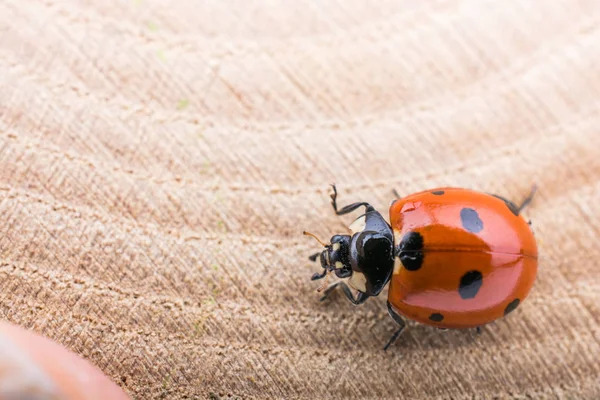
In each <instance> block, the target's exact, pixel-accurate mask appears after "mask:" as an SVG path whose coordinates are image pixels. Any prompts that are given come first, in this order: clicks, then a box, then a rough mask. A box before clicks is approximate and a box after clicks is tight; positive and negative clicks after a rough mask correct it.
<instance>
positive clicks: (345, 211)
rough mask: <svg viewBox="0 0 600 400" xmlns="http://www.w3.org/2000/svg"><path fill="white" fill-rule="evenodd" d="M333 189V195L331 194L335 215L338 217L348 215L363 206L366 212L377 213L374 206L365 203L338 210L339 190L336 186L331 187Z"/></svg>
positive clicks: (353, 204)
mask: <svg viewBox="0 0 600 400" xmlns="http://www.w3.org/2000/svg"><path fill="white" fill-rule="evenodd" d="M331 187H332V189H333V193H331V205H332V206H333V210H334V211H335V213H336V214H337V215H344V214H348V213H350V212H352V211H354V210H356V209H357V208H358V207H361V206H364V207H366V209H365V212H369V211H375V208H374V207H373V206H372V205H370V204H369V203H365V202H358V203H352V204H349V205H347V206H345V207H343V208H342V209H341V210H338V206H337V189H336V188H335V185H331Z"/></svg>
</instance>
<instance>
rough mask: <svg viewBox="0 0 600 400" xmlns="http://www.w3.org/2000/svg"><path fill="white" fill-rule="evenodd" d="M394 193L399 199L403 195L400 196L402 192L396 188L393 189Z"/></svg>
mask: <svg viewBox="0 0 600 400" xmlns="http://www.w3.org/2000/svg"><path fill="white" fill-rule="evenodd" d="M392 193H393V194H394V196H395V197H396V198H397V199H399V198H400V197H401V196H400V193H398V191H397V190H396V189H392Z"/></svg>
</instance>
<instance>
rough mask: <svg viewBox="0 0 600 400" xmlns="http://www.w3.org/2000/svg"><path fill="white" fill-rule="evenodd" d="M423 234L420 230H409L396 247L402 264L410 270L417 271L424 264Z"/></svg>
mask: <svg viewBox="0 0 600 400" xmlns="http://www.w3.org/2000/svg"><path fill="white" fill-rule="evenodd" d="M422 250H423V236H421V234H420V233H419V232H408V233H407V234H406V235H404V237H403V238H402V241H401V242H400V244H399V245H398V248H397V249H396V254H397V255H398V257H399V258H400V261H402V265H404V268H406V269H407V270H409V271H416V270H418V269H419V268H421V265H423V251H422Z"/></svg>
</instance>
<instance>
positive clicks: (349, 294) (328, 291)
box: [321, 281, 369, 306]
mask: <svg viewBox="0 0 600 400" xmlns="http://www.w3.org/2000/svg"><path fill="white" fill-rule="evenodd" d="M338 286H340V287H341V288H342V290H343V291H344V294H345V295H346V297H347V298H348V300H350V302H351V303H352V304H354V305H355V306H357V305H359V304H362V303H364V302H365V301H367V299H368V298H369V295H367V294H364V293H363V292H358V294H357V295H356V299H355V298H354V296H353V295H352V292H351V291H350V288H349V287H348V285H346V284H345V283H344V282H341V281H338V282H336V283H333V284H331V285H329V287H328V288H327V289H325V293H323V297H321V301H325V299H326V298H327V297H328V296H329V295H330V294H331V292H332V291H334V290H335V288H336V287H338Z"/></svg>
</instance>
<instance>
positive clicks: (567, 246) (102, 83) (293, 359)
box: [0, 0, 600, 399]
mask: <svg viewBox="0 0 600 400" xmlns="http://www.w3.org/2000/svg"><path fill="white" fill-rule="evenodd" d="M169 3H170V2H164V1H159V0H137V1H130V2H128V1H121V0H106V1H74V0H65V1H60V2H53V1H46V0H27V1H20V0H19V1H17V0H2V1H0V232H1V234H0V251H1V260H0V261H1V263H0V284H1V287H2V288H3V290H2V292H1V295H0V315H1V316H2V318H4V319H7V320H10V321H12V322H15V323H18V324H20V325H21V326H25V327H28V328H32V329H33V330H35V331H37V332H39V333H42V334H45V335H47V336H49V337H51V338H53V339H56V340H57V341H59V342H60V343H62V344H64V345H66V346H67V347H69V348H70V349H72V350H74V351H75V352H77V353H79V354H81V355H82V356H84V357H86V358H88V359H90V360H91V361H92V362H94V363H95V364H96V365H98V366H99V367H100V368H101V369H102V370H103V371H105V373H107V374H108V375H109V376H110V377H111V378H112V379H113V380H115V381H116V382H117V383H119V384H120V385H121V386H122V387H123V388H124V389H125V390H126V391H127V392H128V393H129V394H130V395H131V396H132V397H133V398H135V399H151V398H168V399H180V398H218V397H223V398H228V397H227V396H230V397H231V398H235V397H239V398H244V399H246V398H248V399H250V398H256V399H267V398H268V399H273V398H281V399H294V398H298V399H300V398H302V399H304V398H319V399H341V398H373V399H382V398H390V399H391V398H396V399H397V398H406V399H433V398H439V399H442V398H443V399H448V398H452V399H489V398H497V399H513V398H514V399H523V398H536V399H538V398H547V399H555V398H561V399H597V398H600V366H599V363H598V355H599V354H600V297H599V292H600V269H599V268H598V265H599V263H600V247H598V240H599V239H600V228H599V226H600V203H599V202H598V198H599V197H600V133H599V128H598V127H599V126H600V100H599V99H600V72H599V71H600V52H598V51H597V50H598V43H600V5H599V3H598V2H597V1H592V0H590V1H585V0H581V1H572V0H554V1H551V2H550V1H549V2H538V1H533V0H525V1H523V0H520V1H517V0H510V1H505V2H497V1H492V0H489V1H479V0H456V1H452V0H450V1H433V0H430V1H422V2H409V1H379V2H377V3H376V5H375V3H373V2H369V1H361V0H351V1H344V2H337V1H334V0H326V1H295V2H291V1H290V2H269V1H254V2H246V1H241V0H227V1H208V2H207V1H192V0H186V1H178V2H176V4H177V5H167V4H169ZM171 3H172V4H175V3H174V2H171ZM532 181H535V182H537V183H538V185H539V187H540V191H539V195H538V197H537V198H536V199H535V201H534V203H533V204H532V206H531V208H530V209H529V216H530V217H531V218H532V220H533V221H534V227H535V231H536V235H537V237H538V238H539V241H540V243H539V245H540V253H541V258H540V272H539V279H538V281H537V283H536V285H535V287H534V290H533V292H532V295H531V297H530V298H529V299H528V301H526V302H525V303H524V304H523V305H522V306H521V307H520V308H519V309H518V311H516V312H514V313H513V314H511V316H510V317H509V318H507V319H505V320H502V321H499V322H497V323H494V324H492V325H489V326H487V327H485V329H484V330H483V333H482V335H481V336H475V335H474V334H473V333H472V332H466V331H457V332H454V331H449V332H438V331H436V330H433V329H430V328H426V327H423V326H417V325H411V326H410V327H411V329H410V330H409V331H408V332H407V333H406V334H405V335H404V336H403V337H402V340H400V341H399V343H398V344H397V345H395V346H394V347H393V348H392V349H391V351H389V352H388V353H383V352H382V351H381V347H382V345H383V344H384V343H385V341H386V340H387V338H388V337H389V335H390V334H391V333H392V332H393V330H394V324H393V322H392V321H391V319H389V318H388V317H387V314H386V311H385V296H386V295H387V293H386V292H384V293H383V295H382V296H380V297H379V298H376V299H372V300H369V301H368V302H367V303H366V304H365V305H364V306H361V307H360V308H355V307H353V306H352V305H350V304H348V303H347V302H346V301H345V300H344V299H343V298H342V297H341V296H334V297H333V298H332V299H331V301H328V302H325V303H319V301H318V297H319V295H318V294H317V293H316V288H317V285H316V284H315V283H314V282H310V281H309V277H310V275H311V274H312V273H313V272H315V271H316V267H315V266H314V265H311V264H310V263H309V262H308V261H307V259H306V257H307V255H309V254H311V253H312V252H314V251H316V250H318V247H316V246H315V243H314V242H313V241H311V240H309V239H308V238H305V237H302V236H301V231H302V230H303V229H309V230H311V231H313V232H314V233H316V234H317V235H319V236H321V237H324V238H327V237H330V236H331V235H332V234H334V233H339V232H343V231H344V229H345V225H346V224H347V223H348V222H350V220H351V217H349V218H338V217H335V216H334V214H333V212H332V210H331V209H330V206H329V202H328V197H327V190H328V188H327V185H328V184H329V183H331V182H336V183H337V184H338V188H339V191H340V198H339V201H340V204H346V203H347V202H351V201H358V200H364V201H369V202H371V203H372V204H374V205H375V206H376V207H378V208H381V209H382V210H385V209H386V207H387V205H388V203H389V200H390V199H391V198H392V193H391V191H392V189H394V188H395V189H397V190H398V191H399V192H400V193H410V192H413V191H417V190H422V189H425V188H429V187H435V186H438V185H458V186H465V187H470V188H474V189H478V190H484V191H487V192H495V193H498V194H501V195H503V196H506V197H509V198H513V199H520V198H521V197H522V196H524V194H525V193H526V192H527V190H528V188H529V185H530V184H531V182H532Z"/></svg>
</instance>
